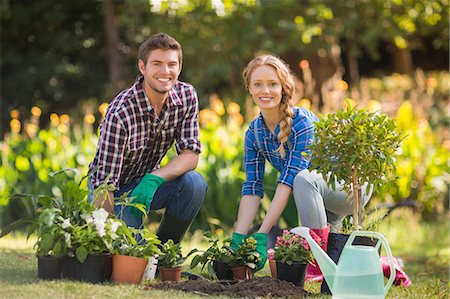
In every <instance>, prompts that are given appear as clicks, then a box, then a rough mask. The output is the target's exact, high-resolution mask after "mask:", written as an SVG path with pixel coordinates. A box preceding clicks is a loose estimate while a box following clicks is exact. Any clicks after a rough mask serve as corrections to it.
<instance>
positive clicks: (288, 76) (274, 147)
mask: <svg viewBox="0 0 450 299" xmlns="http://www.w3.org/2000/svg"><path fill="white" fill-rule="evenodd" d="M243 77H244V81H245V87H246V88H247V89H248V91H249V93H250V95H251V96H252V98H253V101H254V102H255V104H256V105H258V106H259V108H260V111H261V113H260V115H259V116H258V117H257V118H256V119H255V120H253V121H252V122H251V123H250V126H249V128H248V130H247V132H246V134H245V155H244V165H245V171H246V176H247V178H246V181H245V182H244V185H243V187H242V199H241V201H240V205H239V212H238V219H237V226H236V231H235V233H233V240H232V247H234V248H237V246H238V245H239V244H240V243H241V241H242V240H243V239H245V238H246V237H247V234H248V231H249V228H250V226H251V224H252V222H253V220H254V218H255V215H256V213H257V211H258V207H259V204H260V201H261V198H262V197H263V195H264V188H263V177H264V167H265V161H266V160H267V161H268V162H269V163H270V164H272V166H273V167H274V168H276V169H277V170H278V171H279V172H280V176H279V178H278V181H277V183H278V186H277V188H276V191H275V195H274V197H273V199H272V203H271V204H270V207H269V210H268V211H267V214H266V216H265V218H264V220H263V222H262V224H261V226H260V228H259V230H258V232H257V233H254V234H252V236H253V237H254V238H255V239H256V240H257V250H258V252H259V253H260V254H261V256H262V257H263V261H262V262H261V263H259V264H258V269H261V268H262V267H263V266H264V263H265V261H266V257H267V248H266V246H267V234H268V232H269V231H270V229H271V228H272V227H273V226H274V225H275V223H276V222H277V220H278V218H279V217H280V216H281V214H282V212H283V210H284V209H285V207H286V205H287V202H288V199H289V196H290V194H291V192H293V195H294V199H295V204H296V207H297V210H298V214H299V215H300V219H301V223H302V225H304V226H307V227H309V228H311V231H313V232H314V233H315V234H316V235H317V237H318V238H320V240H321V246H322V248H324V249H325V250H326V246H327V241H328V233H329V227H330V226H329V225H328V223H334V222H340V221H341V220H342V218H343V217H344V216H345V215H347V214H351V213H352V205H351V198H350V199H349V198H347V195H346V194H345V192H344V191H341V190H338V191H333V190H330V189H329V188H328V186H327V184H326V182H325V181H324V180H323V178H322V176H321V175H320V174H318V173H317V172H315V171H313V170H311V171H310V170H309V168H310V166H311V165H310V161H309V159H308V158H307V156H306V155H304V154H305V153H306V154H307V153H308V152H309V149H308V145H309V144H310V143H311V142H312V141H313V139H314V122H315V121H317V120H318V119H317V117H316V116H315V115H314V114H313V113H312V112H310V111H308V110H306V109H303V108H298V107H294V105H293V102H292V96H293V94H294V89H295V81H294V77H293V75H292V73H291V71H290V70H289V67H288V66H287V65H286V64H285V63H284V62H283V61H282V60H281V59H280V58H278V57H276V56H273V55H261V56H257V57H256V58H254V59H253V60H252V61H250V62H249V64H248V65H247V67H246V68H245V70H244V72H243ZM368 198H370V195H369V197H367V196H366V198H365V200H364V201H365V202H367V201H368ZM307 273H308V274H309V276H316V275H320V270H319V268H318V267H317V266H314V265H309V266H308V269H307Z"/></svg>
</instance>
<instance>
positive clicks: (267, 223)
mask: <svg viewBox="0 0 450 299" xmlns="http://www.w3.org/2000/svg"><path fill="white" fill-rule="evenodd" d="M291 192H292V188H291V187H289V186H287V185H284V184H278V187H277V190H276V191H275V195H274V197H273V200H272V203H271V204H270V207H269V210H268V211H267V214H266V217H264V221H263V223H262V224H261V227H260V228H259V230H258V232H261V233H266V234H268V233H269V231H270V229H271V228H272V227H273V226H274V225H275V223H276V222H277V221H278V219H279V218H280V216H281V213H283V211H284V209H285V208H286V205H287V203H288V200H289V195H290V194H291Z"/></svg>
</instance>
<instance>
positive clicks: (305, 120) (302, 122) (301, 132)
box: [242, 107, 318, 197]
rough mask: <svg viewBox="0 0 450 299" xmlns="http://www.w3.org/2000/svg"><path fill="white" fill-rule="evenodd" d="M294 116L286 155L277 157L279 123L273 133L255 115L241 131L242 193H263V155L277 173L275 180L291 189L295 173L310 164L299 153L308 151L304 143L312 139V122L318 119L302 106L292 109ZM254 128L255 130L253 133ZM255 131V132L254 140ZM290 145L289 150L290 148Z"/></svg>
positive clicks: (286, 146)
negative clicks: (243, 168) (242, 137)
mask: <svg viewBox="0 0 450 299" xmlns="http://www.w3.org/2000/svg"><path fill="white" fill-rule="evenodd" d="M294 110H295V113H294V118H293V122H292V129H291V134H290V135H289V141H290V144H291V146H288V145H287V143H285V144H284V149H285V152H286V157H285V158H284V159H282V158H281V156H280V153H279V152H278V151H277V149H278V147H279V146H280V142H279V141H278V139H277V137H276V136H277V135H278V133H279V132H280V125H279V124H278V125H277V127H276V129H275V135H274V134H272V133H271V132H270V131H269V129H268V128H267V127H266V125H265V123H264V120H263V118H262V115H259V117H257V118H256V119H255V120H253V121H252V122H251V123H250V126H249V128H248V130H247V132H246V133H245V144H244V149H245V152H244V166H245V173H246V181H245V182H244V184H243V186H242V195H258V196H259V197H263V195H264V185H263V180H264V169H265V162H266V158H267V160H268V161H269V163H270V164H272V166H273V167H274V168H275V169H276V170H278V172H280V176H279V178H278V181H277V182H278V183H281V184H284V185H287V186H289V187H291V188H292V186H293V183H294V178H295V176H296V175H297V174H298V173H299V172H300V171H301V170H303V169H307V168H309V167H310V161H309V159H308V158H305V157H304V156H303V155H302V152H306V153H308V154H309V149H308V148H307V147H308V145H309V144H310V143H311V142H312V140H313V139H314V122H315V121H318V118H317V116H315V115H314V114H313V113H312V112H311V111H309V110H306V109H304V108H297V107H295V108H294ZM255 129H256V130H257V132H255ZM255 134H258V137H259V138H258V139H259V140H258V141H259V144H260V147H261V148H259V147H258V142H257V141H256V138H255ZM290 148H291V149H290Z"/></svg>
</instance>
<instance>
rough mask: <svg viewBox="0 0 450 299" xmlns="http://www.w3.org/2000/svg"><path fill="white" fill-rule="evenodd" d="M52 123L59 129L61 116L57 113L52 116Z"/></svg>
mask: <svg viewBox="0 0 450 299" xmlns="http://www.w3.org/2000/svg"><path fill="white" fill-rule="evenodd" d="M50 122H51V123H52V126H54V127H57V126H58V125H59V116H58V114H56V113H52V114H50Z"/></svg>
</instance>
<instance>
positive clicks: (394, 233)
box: [0, 211, 450, 299]
mask: <svg viewBox="0 0 450 299" xmlns="http://www.w3.org/2000/svg"><path fill="white" fill-rule="evenodd" d="M448 220H449V219H448V218H445V219H441V220H439V221H436V222H421V221H420V220H419V218H418V216H417V215H415V214H413V213H410V212H404V211H403V212H402V211H399V212H395V213H393V214H391V215H390V216H389V218H388V219H386V220H385V221H384V222H383V224H382V226H381V230H380V231H381V232H382V233H383V234H384V235H385V236H386V237H387V239H388V241H389V244H390V247H391V250H392V252H393V254H394V255H395V256H398V257H401V258H402V260H403V261H404V264H405V271H406V273H407V274H408V275H409V277H410V278H411V280H412V285H411V286H410V287H408V288H405V287H396V286H393V287H391V289H390V291H389V293H388V296H387V298H420V299H422V298H448V296H449V281H448V275H449V260H450V258H449V257H450V247H449V222H448ZM188 237H189V238H185V241H184V242H183V244H182V245H183V248H184V250H183V251H185V252H188V251H189V250H190V249H191V248H193V247H196V248H204V247H206V245H207V244H205V243H202V240H201V239H202V238H201V232H196V233H195V234H193V235H191V236H188ZM33 243H34V240H33V239H32V238H31V239H30V240H29V241H28V242H26V240H25V238H24V237H23V236H18V235H9V236H6V237H5V238H3V239H0V297H1V298H34V299H38V298H117V297H120V298H133V299H137V298H148V297H151V298H169V297H172V298H203V296H199V295H195V294H190V293H183V292H178V291H157V290H146V289H144V288H143V287H142V286H125V285H113V284H103V285H93V284H87V283H80V282H72V281H63V280H61V281H51V282H48V281H41V280H39V279H37V277H36V272H37V261H36V258H35V256H34V254H33V248H32V247H33ZM185 270H186V271H188V267H187V266H186V269H185ZM195 270H196V269H195ZM197 271H198V270H197ZM197 273H198V272H197ZM269 273H270V271H269V269H268V265H267V264H266V267H265V268H264V269H263V270H262V271H260V272H258V274H257V276H269ZM151 283H153V282H151V281H150V282H146V284H151ZM305 288H306V290H307V291H309V292H311V293H313V294H314V296H313V297H314V298H330V296H321V295H318V294H317V293H318V292H319V288H320V286H319V284H317V283H307V284H306V287H305ZM213 298H218V297H213Z"/></svg>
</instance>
